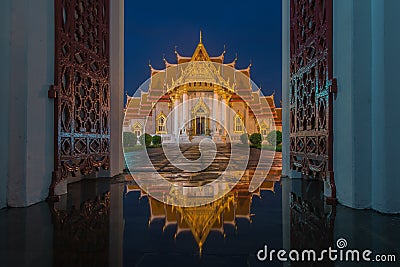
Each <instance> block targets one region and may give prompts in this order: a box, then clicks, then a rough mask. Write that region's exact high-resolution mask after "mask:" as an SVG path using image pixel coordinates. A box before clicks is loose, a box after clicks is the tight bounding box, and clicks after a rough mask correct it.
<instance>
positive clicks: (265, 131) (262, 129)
mask: <svg viewBox="0 0 400 267" xmlns="http://www.w3.org/2000/svg"><path fill="white" fill-rule="evenodd" d="M260 132H261V135H264V136H266V135H268V125H267V124H266V123H265V121H263V122H262V123H261V125H260Z"/></svg>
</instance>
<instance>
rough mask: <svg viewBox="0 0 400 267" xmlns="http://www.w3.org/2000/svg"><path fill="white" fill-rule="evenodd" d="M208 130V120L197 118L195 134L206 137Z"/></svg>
mask: <svg viewBox="0 0 400 267" xmlns="http://www.w3.org/2000/svg"><path fill="white" fill-rule="evenodd" d="M206 129H207V118H206V117H197V118H196V121H195V133H196V135H205V134H206Z"/></svg>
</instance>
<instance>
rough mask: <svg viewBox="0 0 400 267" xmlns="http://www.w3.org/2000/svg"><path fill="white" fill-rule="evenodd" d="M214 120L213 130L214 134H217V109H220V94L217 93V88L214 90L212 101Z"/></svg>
mask: <svg viewBox="0 0 400 267" xmlns="http://www.w3.org/2000/svg"><path fill="white" fill-rule="evenodd" d="M212 101H213V102H212V109H213V110H212V119H213V122H212V123H211V125H212V128H213V132H215V129H216V127H217V123H216V120H217V113H218V112H217V109H218V102H217V101H218V93H217V90H216V88H214V95H213V99H212Z"/></svg>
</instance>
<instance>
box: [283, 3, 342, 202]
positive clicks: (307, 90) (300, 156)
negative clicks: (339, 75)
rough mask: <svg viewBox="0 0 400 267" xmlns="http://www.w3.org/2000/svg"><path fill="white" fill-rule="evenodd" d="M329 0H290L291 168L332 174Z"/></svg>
mask: <svg viewBox="0 0 400 267" xmlns="http://www.w3.org/2000/svg"><path fill="white" fill-rule="evenodd" d="M332 25H333V23H332V0H318V1H316V0H311V1H309V0H292V1H290V161H291V168H292V169H294V170H296V171H299V172H302V173H303V174H304V175H307V176H308V175H310V176H313V177H315V178H317V179H323V180H326V179H327V178H329V183H330V186H331V190H332V191H331V196H332V198H335V194H336V192H335V183H334V178H333V108H332V107H333V105H332V104H333V101H332V100H333V94H334V93H336V80H335V79H333V77H332V76H333V75H332V74H333V71H332V67H333V64H332V62H333V60H332V50H333V49H332V47H333V45H332V43H333V42H332V27H333V26H332Z"/></svg>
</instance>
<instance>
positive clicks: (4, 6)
mask: <svg viewBox="0 0 400 267" xmlns="http://www.w3.org/2000/svg"><path fill="white" fill-rule="evenodd" d="M10 11H11V1H0V58H1V61H2V63H1V64H0V84H1V88H0V99H3V101H2V104H1V105H0V125H2V127H3V130H2V131H0V146H1V149H0V209H1V208H4V207H6V206H7V184H8V178H7V176H8V130H7V129H8V114H9V113H8V109H9V105H8V102H9V101H8V99H9V87H10V79H9V78H10V75H9V62H10V38H11V34H10V13H11V12H10Z"/></svg>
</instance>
